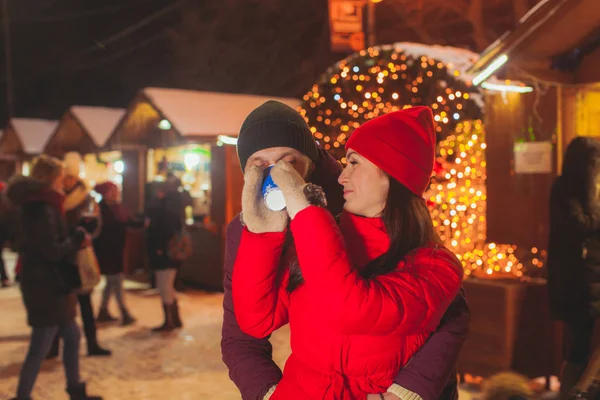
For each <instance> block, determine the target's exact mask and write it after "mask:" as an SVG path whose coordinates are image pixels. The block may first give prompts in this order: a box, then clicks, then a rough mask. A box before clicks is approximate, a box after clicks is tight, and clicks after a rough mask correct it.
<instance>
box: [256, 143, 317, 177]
mask: <svg viewBox="0 0 600 400" xmlns="http://www.w3.org/2000/svg"><path fill="white" fill-rule="evenodd" d="M281 160H283V161H286V162H288V163H290V164H292V165H293V166H294V169H295V170H296V171H298V173H299V174H300V175H302V177H303V178H304V179H307V178H308V177H309V176H310V174H311V172H312V171H313V166H314V164H313V162H312V161H311V160H310V158H308V157H307V156H305V155H304V154H302V153H300V152H299V151H298V150H295V149H292V148H290V147H271V148H268V149H262V150H259V151H257V152H256V153H254V154H252V155H251V156H250V158H249V159H248V162H246V169H247V168H248V167H249V166H258V167H261V168H266V167H268V166H269V165H273V164H276V163H277V162H278V161H281Z"/></svg>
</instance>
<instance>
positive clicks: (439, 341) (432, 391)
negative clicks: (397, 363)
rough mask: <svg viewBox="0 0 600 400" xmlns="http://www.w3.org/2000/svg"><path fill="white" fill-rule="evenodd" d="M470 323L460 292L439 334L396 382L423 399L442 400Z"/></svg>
mask: <svg viewBox="0 0 600 400" xmlns="http://www.w3.org/2000/svg"><path fill="white" fill-rule="evenodd" d="M470 321H471V312H470V310H469V305H468V304H467V300H466V296H465V293H464V290H463V289H461V291H460V293H459V295H458V296H456V298H455V299H454V301H453V302H452V304H451V305H450V307H448V310H447V311H446V314H444V317H443V318H442V321H441V323H440V326H439V327H438V329H437V331H436V332H434V333H433V335H431V337H430V338H429V340H428V341H427V342H426V343H425V345H423V347H421V349H419V351H418V352H417V353H416V354H415V355H414V356H413V358H412V359H411V360H410V361H409V363H408V364H407V365H405V366H404V368H402V369H401V370H400V372H398V374H397V375H396V378H395V379H394V382H395V383H396V384H397V385H399V386H400V387H401V388H402V389H405V390H409V391H410V392H413V393H416V394H418V395H419V396H420V397H421V398H422V399H423V400H437V399H439V398H440V396H441V395H442V391H443V390H444V388H445V387H446V386H447V384H448V382H449V381H450V380H451V379H452V376H451V375H452V374H453V373H454V372H455V370H456V364H457V363H458V357H459V355H460V351H461V350H462V347H463V345H464V343H465V340H466V339H467V335H468V334H469V323H470ZM454 384H456V383H455V382H454Z"/></svg>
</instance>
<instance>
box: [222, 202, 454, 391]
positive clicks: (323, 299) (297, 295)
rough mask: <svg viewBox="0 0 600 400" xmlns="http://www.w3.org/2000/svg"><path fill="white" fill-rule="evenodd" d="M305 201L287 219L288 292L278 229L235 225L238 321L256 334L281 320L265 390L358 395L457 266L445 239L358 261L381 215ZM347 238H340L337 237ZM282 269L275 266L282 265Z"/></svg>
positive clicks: (415, 334) (385, 379)
mask: <svg viewBox="0 0 600 400" xmlns="http://www.w3.org/2000/svg"><path fill="white" fill-rule="evenodd" d="M340 227H341V232H342V234H343V238H342V236H341V235H340V229H339V228H338V226H337V224H336V223H335V221H334V219H333V217H332V216H331V215H330V214H329V213H328V212H327V211H326V210H324V209H321V208H318V207H314V206H311V207H308V208H307V209H305V210H303V211H301V212H300V213H298V214H297V215H296V217H295V219H294V220H293V221H292V223H291V231H292V234H293V237H294V242H295V247H296V251H297V256H298V262H299V264H300V267H301V270H302V275H303V278H304V283H303V284H302V285H301V286H299V287H298V288H297V289H296V290H294V291H293V292H292V293H291V295H290V294H289V293H288V292H287V290H286V285H287V282H288V279H289V272H288V270H286V269H284V270H281V269H280V268H279V263H280V259H281V254H282V249H283V246H284V241H285V233H265V234H252V233H250V232H249V231H248V230H246V229H245V230H244V232H243V234H242V240H241V244H240V249H239V252H238V256H237V259H236V264H235V268H234V272H233V301H234V308H235V310H236V317H237V319H238V323H239V325H240V327H241V329H242V330H243V331H244V332H246V333H248V334H250V335H252V336H255V337H265V336H268V335H270V334H271V333H272V332H273V331H274V330H276V329H278V328H279V327H281V326H283V325H285V324H287V323H289V324H290V329H291V346H292V355H291V356H290V358H289V359H288V361H287V363H286V366H285V369H284V372H283V378H282V380H281V381H280V382H279V384H278V386H277V390H276V391H275V393H274V395H273V396H272V397H271V399H272V400H279V399H285V400H294V399H298V400H300V399H303V400H305V399H331V400H334V399H335V400H350V399H352V400H356V399H365V398H366V395H367V394H368V393H379V392H384V391H386V390H387V388H388V387H389V386H390V385H391V384H392V383H393V378H394V376H395V375H396V373H397V372H398V370H400V369H401V368H402V367H403V366H404V365H406V363H407V362H408V361H409V360H410V358H411V357H412V356H413V355H414V354H415V353H416V352H417V350H418V349H419V348H420V347H421V346H423V344H424V343H425V342H426V340H427V338H428V337H429V335H430V334H431V333H432V332H434V331H435V330H436V328H437V326H438V324H439V323H440V319H441V318H442V316H443V314H444V312H445V311H446V308H447V307H448V306H449V305H450V303H451V302H452V300H453V299H454V297H455V296H456V295H457V294H458V292H459V290H460V286H461V281H462V267H461V265H460V263H459V261H458V260H457V259H456V257H455V256H454V255H453V254H452V253H451V252H449V251H448V250H447V249H445V248H442V247H439V246H434V247H426V248H420V249H417V250H415V251H413V252H412V253H411V254H409V255H408V256H407V257H406V258H405V260H404V261H402V262H401V263H399V265H398V268H397V269H396V270H395V271H393V272H391V273H388V274H386V275H382V276H378V277H375V278H372V279H363V278H361V277H360V275H359V273H358V270H359V269H360V268H362V267H364V266H365V265H366V264H367V263H368V262H369V261H371V260H373V259H375V258H376V257H378V256H380V255H381V254H383V253H384V252H385V251H387V249H388V247H389V238H388V235H387V234H386V232H385V229H384V227H383V224H382V221H381V219H378V218H377V219H375V218H362V217H357V216H354V215H351V214H348V213H344V214H343V215H342V220H341V221H340ZM345 243H346V244H347V247H346V244H345ZM281 271H282V272H281Z"/></svg>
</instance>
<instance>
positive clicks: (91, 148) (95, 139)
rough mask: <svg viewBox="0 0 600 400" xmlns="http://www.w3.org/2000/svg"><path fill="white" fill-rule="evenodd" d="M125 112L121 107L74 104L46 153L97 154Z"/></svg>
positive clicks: (47, 147) (58, 155)
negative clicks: (72, 152)
mask: <svg viewBox="0 0 600 400" xmlns="http://www.w3.org/2000/svg"><path fill="white" fill-rule="evenodd" d="M124 115H125V110H124V109H120V108H107V107H90V106H72V107H71V108H69V110H68V111H67V112H65V113H64V115H63V116H62V118H61V119H60V122H59V124H58V127H57V128H56V131H55V132H54V134H53V135H52V137H51V138H50V140H49V141H48V144H47V145H46V152H47V153H48V154H52V155H54V156H57V157H62V156H63V155H64V154H65V153H67V152H69V151H76V152H78V153H81V154H88V153H96V152H98V151H100V150H101V149H102V148H103V147H104V145H105V144H106V141H107V140H108V138H109V137H110V135H111V134H112V133H113V131H114V130H115V127H116V126H117V124H118V123H119V121H120V120H121V118H123V116H124Z"/></svg>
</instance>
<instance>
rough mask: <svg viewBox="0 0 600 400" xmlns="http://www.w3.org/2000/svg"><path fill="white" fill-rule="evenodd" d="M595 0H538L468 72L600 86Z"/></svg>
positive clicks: (599, 20) (599, 11)
mask: <svg viewBox="0 0 600 400" xmlns="http://www.w3.org/2000/svg"><path fill="white" fill-rule="evenodd" d="M598 63H600V1H598V0H542V1H541V2H540V3H538V4H537V5H536V6H535V7H534V8H532V9H531V10H530V11H529V12H528V13H527V14H526V15H525V16H523V18H521V20H520V21H519V24H518V25H517V26H516V27H515V29H513V30H512V31H509V32H507V33H505V34H504V35H502V36H501V37H500V38H499V39H498V40H496V41H495V42H494V43H493V44H492V45H491V46H490V47H488V48H487V49H486V50H485V51H484V52H483V53H482V55H481V57H480V59H479V60H478V61H477V62H475V63H474V65H473V66H472V68H470V70H469V73H470V74H472V75H481V76H482V77H485V76H486V75H488V76H489V74H486V73H485V72H486V71H488V72H490V73H492V72H495V71H498V72H499V74H501V75H502V76H503V77H505V78H508V79H530V80H538V81H546V82H553V83H559V84H578V83H591V82H600V68H598Z"/></svg>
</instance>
